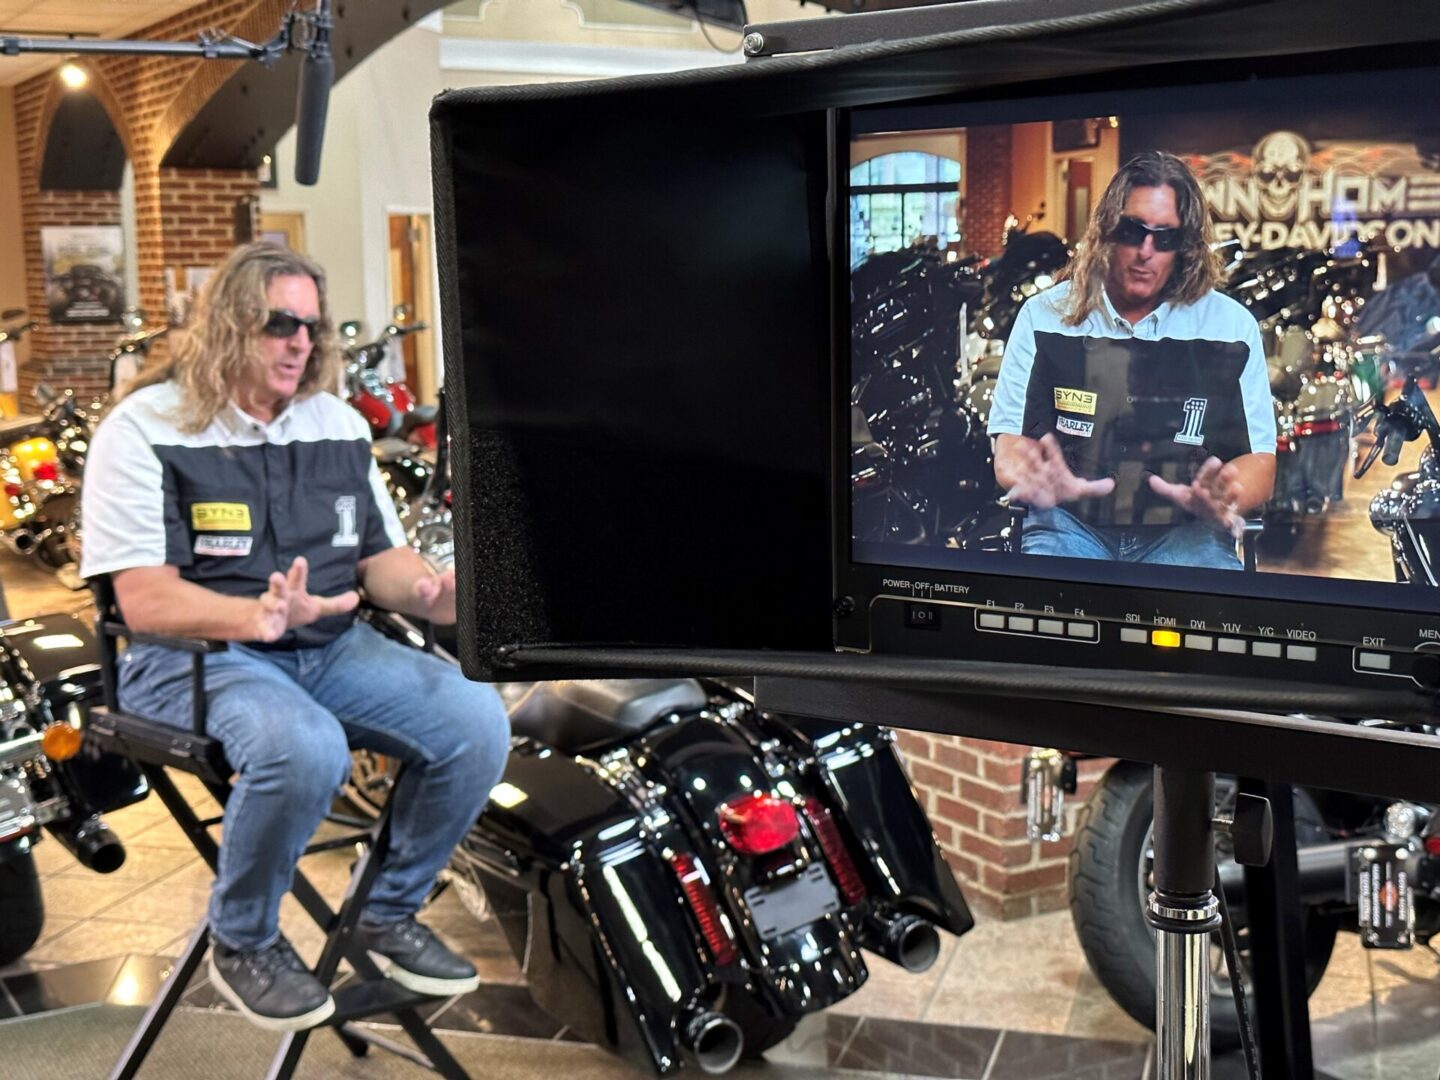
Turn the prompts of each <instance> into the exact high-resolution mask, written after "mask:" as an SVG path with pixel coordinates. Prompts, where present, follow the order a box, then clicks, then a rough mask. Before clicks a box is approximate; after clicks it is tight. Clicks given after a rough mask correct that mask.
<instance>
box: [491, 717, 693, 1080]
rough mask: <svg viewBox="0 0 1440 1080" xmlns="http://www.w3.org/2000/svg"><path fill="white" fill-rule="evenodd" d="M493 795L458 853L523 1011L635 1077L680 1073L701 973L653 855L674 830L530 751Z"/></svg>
mask: <svg viewBox="0 0 1440 1080" xmlns="http://www.w3.org/2000/svg"><path fill="white" fill-rule="evenodd" d="M497 791H498V794H497V793H492V797H491V803H490V805H489V806H488V807H487V809H486V811H485V813H484V814H483V815H481V818H480V820H479V822H477V824H476V825H475V827H474V828H473V829H472V830H471V834H470V836H469V837H468V838H467V840H466V846H467V850H468V852H469V853H470V854H471V855H473V856H475V858H476V860H477V861H478V863H479V864H480V868H481V869H480V877H481V880H482V882H483V884H484V886H485V891H486V894H487V896H489V898H490V901H491V904H492V907H493V910H494V912H495V915H496V918H497V920H498V921H499V923H500V926H501V928H502V930H503V931H504V932H505V935H506V939H507V941H508V943H509V945H510V948H511V951H512V952H513V953H514V954H515V956H516V959H517V960H518V961H519V962H520V965H521V967H522V968H523V969H524V971H525V975H526V979H527V982H528V984H529V989H530V994H531V996H532V997H533V998H534V1000H535V1003H536V1004H537V1005H538V1006H539V1007H540V1008H541V1009H543V1010H544V1011H545V1012H546V1013H548V1014H549V1015H550V1016H552V1017H553V1018H554V1019H556V1020H557V1021H558V1022H560V1023H563V1024H566V1025H568V1026H569V1027H571V1028H572V1029H574V1030H575V1032H576V1033H577V1034H579V1035H581V1036H582V1037H584V1038H585V1039H587V1040H589V1041H591V1042H593V1043H595V1044H597V1045H599V1046H603V1047H605V1048H607V1049H608V1050H610V1051H611V1052H613V1053H616V1054H618V1055H620V1056H622V1057H624V1058H626V1059H627V1060H628V1061H629V1062H630V1063H631V1064H633V1065H635V1066H636V1067H638V1068H642V1069H646V1070H653V1071H657V1072H659V1073H660V1074H662V1075H663V1074H666V1073H669V1072H672V1071H674V1070H675V1069H678V1068H680V1066H681V1063H682V1062H681V1045H680V1031H681V1030H682V1027H683V1025H684V1023H685V1021H686V1020H687V1019H688V1018H689V1017H690V1016H691V1015H693V1013H694V1011H695V1010H697V1009H698V1008H700V1007H702V1002H703V1001H705V1000H706V999H707V998H708V997H709V996H712V995H713V990H712V983H713V978H712V975H713V972H712V971H711V965H710V963H709V959H708V956H707V954H706V953H705V952H704V946H703V943H702V941H701V940H700V938H699V936H698V932H697V930H696V929H695V928H694V927H693V926H692V921H691V919H690V917H689V915H688V914H687V912H686V910H685V907H684V903H685V902H684V897H683V895H682V894H681V892H680V889H679V885H678V882H677V881H676V878H675V874H674V872H673V871H672V870H671V868H670V866H669V865H668V863H667V862H666V861H665V859H664V857H663V854H662V852H663V851H664V850H665V849H666V848H667V847H668V846H671V845H672V844H674V843H681V844H683V843H684V842H685V841H684V838H683V837H682V836H679V835H678V834H676V833H675V830H674V823H673V821H672V820H671V819H669V818H668V815H665V814H663V813H662V814H659V815H656V816H653V817H649V818H647V816H646V815H645V814H643V813H642V812H640V811H639V810H637V808H636V807H635V806H634V805H633V804H632V803H631V802H630V801H629V800H628V799H627V798H625V797H624V796H623V795H622V794H621V793H620V792H619V791H618V790H616V788H615V787H614V786H612V785H611V784H610V783H609V782H607V781H606V780H605V779H604V778H603V777H602V775H601V770H600V767H599V766H598V765H596V764H595V763H594V762H590V761H587V760H585V759H583V758H572V757H568V756H566V755H564V754H560V753H558V752H557V751H555V750H553V749H551V748H549V747H545V746H542V745H540V744H537V743H532V742H522V743H520V744H519V745H517V746H516V747H515V748H514V749H513V750H512V752H511V754H510V757H509V760H508V762H507V765H506V770H505V776H504V779H503V781H502V785H501V786H500V787H499V788H498V789H497Z"/></svg>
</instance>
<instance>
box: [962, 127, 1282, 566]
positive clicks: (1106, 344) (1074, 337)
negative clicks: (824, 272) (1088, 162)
mask: <svg viewBox="0 0 1440 1080" xmlns="http://www.w3.org/2000/svg"><path fill="white" fill-rule="evenodd" d="M1210 241H1211V225H1210V217H1209V212H1208V210H1207V209H1206V206H1205V201H1204V197H1203V195H1202V194H1201V191H1200V187H1199V184H1198V183H1197V182H1196V180H1195V177H1194V176H1193V175H1192V174H1191V173H1190V170H1189V169H1188V168H1186V166H1185V164H1184V163H1183V162H1182V161H1180V159H1179V158H1177V157H1175V156H1173V155H1171V154H1167V153H1163V152H1160V151H1151V152H1147V153H1144V154H1141V155H1140V156H1138V157H1136V158H1134V159H1132V160H1131V161H1129V162H1128V163H1126V164H1125V165H1124V166H1122V167H1121V168H1120V170H1119V171H1118V172H1116V174H1115V176H1114V178H1113V179H1112V180H1111V181H1110V184H1109V186H1108V187H1107V188H1106V189H1105V194H1104V195H1103V196H1101V199H1100V203H1099V205H1098V206H1097V207H1096V211H1095V214H1094V216H1093V217H1092V218H1091V220H1090V224H1089V227H1088V228H1087V229H1086V232H1085V237H1084V239H1083V240H1081V242H1080V245H1079V247H1078V248H1077V251H1076V254H1075V257H1074V259H1073V260H1072V261H1071V263H1070V266H1069V267H1067V269H1066V271H1065V273H1064V275H1063V280H1062V282H1061V283H1060V284H1059V285H1057V286H1056V287H1054V288H1053V289H1050V290H1048V291H1046V292H1044V293H1041V294H1040V295H1039V296H1035V297H1032V298H1031V299H1030V300H1029V301H1028V302H1027V303H1026V304H1025V306H1024V307H1023V308H1022V309H1021V311H1020V314H1019V316H1018V317H1017V318H1016V320H1015V326H1014V329H1013V331H1012V332H1011V335H1010V339H1009V341H1008V343H1007V344H1006V348H1005V359H1004V362H1003V363H1002V365H1001V369H1000V377H999V382H998V383H997V385H996V388H995V395H994V402H993V406H992V409H991V413H990V422H989V433H990V435H991V436H992V437H993V438H994V442H995V476H996V480H997V481H998V482H999V484H1000V486H1001V487H1002V488H1004V489H1005V490H1006V492H1007V493H1008V495H1009V498H1010V501H1011V502H1012V503H1016V504H1021V505H1024V506H1026V507H1028V508H1029V513H1028V514H1027V516H1026V518H1025V521H1024V525H1023V529H1022V539H1021V550H1022V551H1023V552H1024V553H1026V554H1030V555H1062V556H1068V557H1070V558H1077V559H1110V560H1118V561H1123V562H1144V563H1161V564H1171V565H1177V566H1196V567H1210V568H1215V569H1235V570H1238V569H1240V560H1239V557H1238V556H1237V555H1236V552H1235V542H1236V540H1237V539H1238V538H1239V536H1240V534H1241V532H1242V530H1243V527H1244V518H1245V516H1246V515H1248V514H1251V513H1253V512H1255V511H1258V510H1259V508H1260V507H1261V506H1263V505H1264V503H1265V502H1266V500H1267V499H1269V498H1270V493H1271V489H1272V488H1273V487H1274V483H1275V414H1274V407H1273V405H1272V403H1271V397H1270V386H1269V378H1268V374H1267V372H1266V367H1265V353H1264V349H1263V347H1262V345H1261V340H1260V329H1259V327H1258V325H1257V324H1256V322H1255V319H1254V317H1253V316H1251V315H1250V314H1249V312H1247V311H1246V310H1245V309H1244V308H1243V307H1242V306H1241V305H1240V304H1238V303H1236V302H1235V301H1234V300H1231V299H1230V298H1229V297H1226V296H1223V295H1222V294H1220V293H1219V292H1217V291H1216V289H1215V287H1216V285H1217V284H1218V283H1219V280H1220V264H1219V260H1218V259H1217V257H1216V256H1215V254H1214V253H1213V252H1212V250H1211V246H1210Z"/></svg>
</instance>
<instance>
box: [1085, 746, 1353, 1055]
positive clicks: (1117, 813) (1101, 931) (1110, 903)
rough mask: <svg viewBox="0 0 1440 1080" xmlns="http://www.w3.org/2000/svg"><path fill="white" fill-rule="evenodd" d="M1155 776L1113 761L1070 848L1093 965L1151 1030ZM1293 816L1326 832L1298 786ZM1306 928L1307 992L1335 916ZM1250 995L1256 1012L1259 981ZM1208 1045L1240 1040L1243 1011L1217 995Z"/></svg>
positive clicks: (1320, 970) (1307, 827)
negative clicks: (1148, 915)
mask: <svg viewBox="0 0 1440 1080" xmlns="http://www.w3.org/2000/svg"><path fill="white" fill-rule="evenodd" d="M1153 775H1154V770H1153V769H1152V768H1151V767H1150V766H1148V765H1140V764H1136V763H1134V762H1120V763H1118V764H1116V765H1115V766H1113V767H1112V768H1111V769H1110V771H1109V772H1107V773H1106V774H1105V776H1104V777H1103V778H1102V779H1101V781H1100V784H1099V786H1098V787H1096V789H1095V791H1094V793H1093V794H1092V795H1091V796H1090V799H1089V801H1088V802H1086V804H1085V806H1084V807H1083V808H1082V809H1081V812H1080V824H1079V827H1078V829H1077V830H1076V833H1075V845H1074V847H1073V848H1072V849H1071V852H1070V915H1071V918H1072V919H1073V920H1074V924H1075V933H1076V935H1077V936H1078V937H1079V939H1080V946H1081V948H1082V949H1084V951H1085V958H1086V959H1087V960H1088V961H1089V963H1090V969H1091V970H1092V971H1093V972H1094V973H1095V977H1096V978H1097V979H1099V980H1100V983H1101V985H1102V986H1104V987H1105V989H1106V991H1107V992H1108V993H1109V994H1110V996H1111V997H1112V998H1113V999H1114V1001H1115V1003H1116V1004H1117V1005H1119V1006H1120V1007H1121V1008H1122V1009H1124V1010H1125V1011H1126V1012H1127V1013H1129V1014H1130V1015H1131V1016H1132V1017H1133V1018H1134V1019H1135V1020H1137V1021H1138V1022H1140V1023H1141V1024H1144V1025H1145V1026H1146V1027H1148V1028H1150V1029H1151V1030H1152V1031H1153V1030H1154V1028H1155V937H1154V931H1152V930H1151V929H1150V927H1149V925H1148V924H1147V923H1146V922H1145V913H1144V911H1143V909H1142V903H1141V900H1140V891H1139V888H1138V880H1139V879H1138V874H1139V870H1140V866H1141V861H1142V860H1143V859H1144V858H1145V850H1146V843H1147V837H1148V835H1149V833H1150V828H1151V822H1152V820H1153V818H1154V798H1153V794H1152V792H1151V782H1152V778H1153ZM1295 822H1296V830H1297V833H1298V834H1300V835H1301V836H1302V842H1303V837H1304V836H1305V835H1307V834H1310V833H1313V832H1315V831H1317V830H1319V831H1322V832H1323V828H1324V825H1323V820H1322V819H1321V816H1320V812H1319V809H1318V808H1317V807H1316V806H1315V804H1314V801H1313V800H1312V799H1311V798H1310V797H1309V796H1308V795H1307V794H1305V792H1303V791H1301V790H1298V789H1297V790H1296V792H1295ZM1304 926H1305V929H1304V933H1305V982H1306V987H1305V992H1306V994H1307V995H1308V994H1310V993H1312V992H1313V991H1314V990H1315V987H1316V986H1317V985H1318V984H1319V982H1320V979H1321V976H1323V975H1324V974H1325V967H1326V965H1327V964H1328V963H1329V962H1330V952H1331V950H1332V949H1333V948H1334V946H1335V934H1336V931H1337V929H1338V927H1337V925H1336V921H1335V920H1334V919H1333V918H1328V917H1323V916H1319V915H1317V914H1315V913H1314V912H1309V911H1307V912H1306V914H1305V916H1304ZM1242 949H1243V941H1242ZM1242 956H1243V954H1242ZM1247 974H1248V972H1247ZM1251 997H1252V1003H1251V1008H1252V1010H1253V1008H1254V1005H1253V986H1252V988H1251ZM1252 1016H1253V1012H1252ZM1210 1044H1211V1047H1212V1049H1213V1050H1215V1051H1216V1052H1222V1051H1226V1050H1233V1049H1235V1048H1236V1047H1238V1046H1239V1045H1240V1020H1239V1016H1238V1014H1237V1013H1236V1011H1235V1009H1234V1006H1233V1003H1232V1002H1231V1001H1229V1000H1226V999H1224V998H1221V997H1218V996H1217V997H1212V1000H1211V1007H1210Z"/></svg>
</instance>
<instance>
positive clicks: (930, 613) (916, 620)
mask: <svg viewBox="0 0 1440 1080" xmlns="http://www.w3.org/2000/svg"><path fill="white" fill-rule="evenodd" d="M905 625H906V626H908V627H909V628H910V629H911V630H939V629H940V609H939V608H938V607H936V606H935V605H934V604H906V605H905Z"/></svg>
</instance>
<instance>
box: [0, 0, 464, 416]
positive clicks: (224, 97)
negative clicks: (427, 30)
mask: <svg viewBox="0 0 1440 1080" xmlns="http://www.w3.org/2000/svg"><path fill="white" fill-rule="evenodd" d="M287 6H288V3H287V0H200V2H199V3H197V4H196V5H195V6H193V7H191V8H190V9H188V10H187V11H185V12H183V13H181V14H180V15H177V16H174V17H172V18H170V19H168V20H166V21H164V22H162V23H158V24H156V25H154V26H151V27H148V28H146V29H144V30H142V31H139V32H138V33H136V34H135V35H133V36H134V37H136V38H143V39H153V40H169V41H194V40H196V38H197V36H198V35H199V34H200V33H201V32H202V31H210V30H213V29H214V28H216V27H222V28H224V29H225V30H227V31H228V32H230V33H233V34H236V35H238V36H240V37H242V38H246V39H247V40H251V41H261V42H263V41H266V40H269V39H270V38H271V37H272V36H273V35H274V34H275V33H276V31H277V29H278V28H279V26H280V19H281V16H282V15H283V13H284V10H285V8H286V7H287ZM441 6H442V0H335V3H334V14H335V20H336V25H335V30H334V32H333V33H332V35H331V44H332V48H333V50H334V53H335V71H336V77H337V78H339V77H340V76H342V75H343V74H345V73H346V72H347V71H349V70H350V69H351V68H353V67H354V66H355V65H356V64H357V63H359V62H360V61H361V60H363V59H364V58H365V57H366V56H368V55H369V54H370V53H371V52H373V51H374V50H375V49H376V48H378V47H379V46H380V45H382V44H383V43H384V42H385V41H388V40H389V39H390V38H392V37H394V36H395V35H396V34H398V33H400V32H401V31H403V30H404V29H406V28H407V27H408V26H410V25H411V24H413V23H414V21H415V20H417V19H419V18H421V17H423V16H425V15H427V14H429V13H430V12H431V11H434V10H436V9H437V8H439V7H441ZM86 66H87V67H89V68H90V70H91V72H92V75H93V77H94V78H95V81H96V83H97V84H99V85H101V86H103V87H104V90H103V91H102V92H103V94H104V97H103V98H102V102H103V103H104V104H105V107H106V111H107V112H108V113H109V114H110V115H111V116H112V117H113V118H114V119H115V127H116V131H117V132H119V133H120V135H121V138H122V140H123V141H124V144H125V149H126V151H127V153H128V155H129V160H130V163H131V166H132V168H133V171H134V186H135V219H136V231H137V243H138V250H137V251H135V252H133V253H130V254H131V257H133V258H134V260H135V262H136V264H137V266H138V269H139V277H140V295H139V297H138V298H131V302H132V303H134V302H136V300H137V299H138V303H139V306H141V307H143V308H144V309H145V310H146V311H147V312H148V314H149V316H150V319H151V321H152V322H153V321H158V320H159V319H162V318H163V317H164V312H165V299H166V296H165V291H166V290H165V275H166V272H167V271H169V272H170V273H171V274H172V275H174V276H175V277H176V279H177V284H180V285H183V275H184V273H185V271H186V270H187V268H190V267H203V266H211V265H214V263H216V262H218V261H219V259H221V258H223V256H224V255H225V253H226V252H227V251H228V250H229V249H230V247H231V246H232V245H233V244H234V242H235V239H236V226H237V222H239V223H241V224H242V226H246V227H247V228H248V229H249V230H250V231H253V226H254V224H255V222H254V219H253V216H252V217H250V218H249V220H248V222H247V221H246V220H245V214H246V213H250V212H252V211H253V207H254V206H255V205H256V201H257V200H256V199H255V197H256V196H258V192H259V184H258V182H257V180H256V177H255V172H254V165H255V163H256V162H257V161H258V159H259V157H260V155H261V154H262V153H264V152H265V151H267V150H269V149H271V148H273V146H274V144H275V142H276V141H277V140H278V139H279V137H280V135H281V134H282V133H283V132H284V131H286V130H287V129H288V128H289V127H290V126H291V124H292V123H293V122H294V109H295V104H294V103H295V85H296V80H297V75H298V70H299V58H298V57H288V58H286V59H283V60H281V61H280V63H279V64H277V65H276V66H275V68H274V69H273V70H267V69H264V68H262V67H261V66H260V65H258V64H255V63H251V62H246V61H219V60H202V59H193V60H192V59H182V58H176V57H135V56H96V57H91V58H89V59H88V60H87V65H86ZM55 83H56V77H55V75H54V73H53V72H52V73H48V74H46V75H43V76H37V77H36V78H34V79H30V80H29V81H27V82H25V83H22V84H21V85H20V86H18V87H17V88H16V92H15V119H16V134H17V144H18V149H19V155H18V157H19V172H20V190H21V215H22V219H23V223H24V234H25V262H26V285H27V301H28V303H29V304H30V307H31V309H32V311H34V312H36V313H38V314H40V315H41V326H40V329H39V330H38V331H37V332H36V333H35V334H34V335H33V338H32V343H31V353H30V360H29V362H27V364H26V365H25V366H24V368H22V371H21V392H22V397H27V398H28V397H29V395H30V394H32V393H33V388H34V385H35V383H36V382H38V381H41V380H50V381H53V382H57V383H61V384H63V385H70V386H75V387H76V388H77V389H80V390H99V389H103V388H104V383H105V379H106V365H105V363H104V357H105V354H106V353H107V352H108V351H109V349H110V348H111V347H112V346H113V344H114V341H115V339H116V337H117V336H118V334H119V332H120V329H121V328H120V326H119V325H118V324H110V325H103V324H102V325H96V324H81V325H79V326H53V325H49V324H48V323H47V322H46V321H45V320H44V318H43V313H44V310H45V305H44V271H43V265H42V260H41V251H40V232H39V230H40V229H41V227H43V226H44V225H47V224H110V223H118V222H119V220H120V217H119V205H118V199H115V198H114V197H113V194H112V197H111V198H110V200H109V201H107V200H106V198H105V197H103V196H95V197H89V198H87V197H85V196H86V194H87V193H83V192H82V193H74V192H71V193H59V192H44V191H42V190H41V186H40V171H41V167H42V165H43V160H44V147H45V138H46V135H47V132H48V131H49V126H50V124H51V123H52V122H53V119H54V117H55V114H56V111H57V108H58V105H57V99H56V97H55V94H56V91H55ZM262 141H263V142H264V145H261V142H262ZM62 195H63V196H64V197H63V198H62V197H61V196H62ZM162 349H163V346H162ZM156 359H159V357H158V356H157V357H156Z"/></svg>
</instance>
